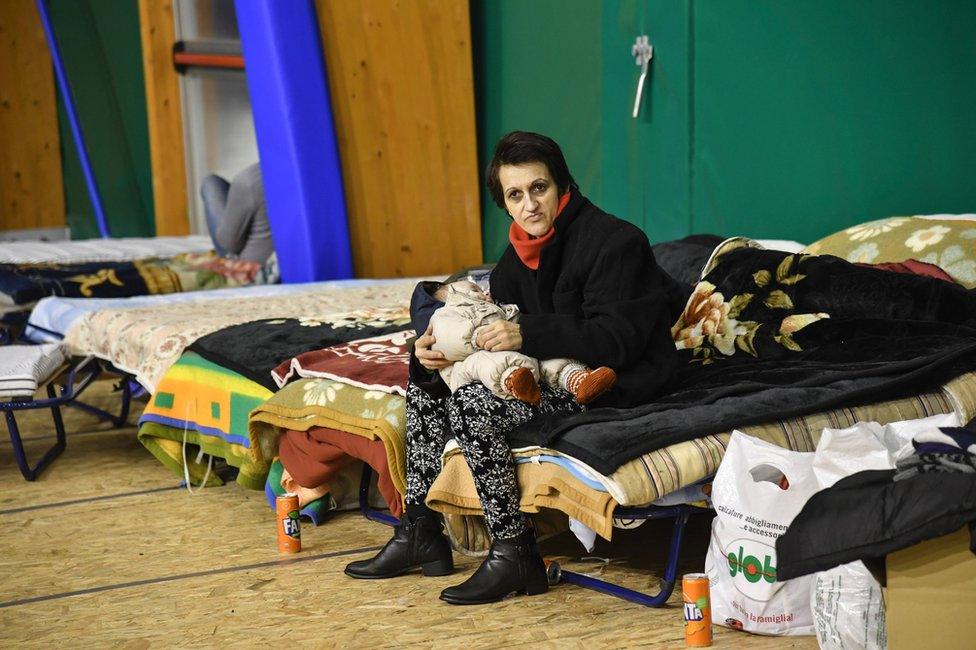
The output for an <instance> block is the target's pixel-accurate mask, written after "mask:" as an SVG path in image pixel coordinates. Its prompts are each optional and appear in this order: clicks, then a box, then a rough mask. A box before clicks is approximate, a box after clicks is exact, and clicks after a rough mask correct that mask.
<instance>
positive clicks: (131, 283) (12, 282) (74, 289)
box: [0, 262, 151, 305]
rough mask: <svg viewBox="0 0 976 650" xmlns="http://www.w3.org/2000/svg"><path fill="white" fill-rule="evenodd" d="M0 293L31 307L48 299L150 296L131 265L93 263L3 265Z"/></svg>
mask: <svg viewBox="0 0 976 650" xmlns="http://www.w3.org/2000/svg"><path fill="white" fill-rule="evenodd" d="M0 293H3V294H6V295H7V296H9V298H10V302H12V303H13V304H14V305H30V304H33V303H35V302H37V301H38V300H40V299H41V298H44V297H45V296H65V297H68V298H127V297H129V296H142V295H146V294H148V293H151V292H150V289H149V287H148V286H147V284H146V280H145V278H144V277H143V276H142V274H141V273H140V272H139V268H138V267H137V266H136V265H135V264H133V263H132V262H90V263H83V264H0Z"/></svg>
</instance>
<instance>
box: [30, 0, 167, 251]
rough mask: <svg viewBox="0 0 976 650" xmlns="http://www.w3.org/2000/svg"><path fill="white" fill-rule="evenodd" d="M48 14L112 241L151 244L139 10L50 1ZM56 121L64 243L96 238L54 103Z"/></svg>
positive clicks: (102, 0)
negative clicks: (148, 239) (68, 239)
mask: <svg viewBox="0 0 976 650" xmlns="http://www.w3.org/2000/svg"><path fill="white" fill-rule="evenodd" d="M49 8H50V14H51V20H52V22H53V24H54V30H55V33H56V35H57V38H58V45H59V47H60V49H61V55H62V57H63V59H64V64H65V68H66V71H67V74H68V77H69V79H70V82H71V89H72V92H73V94H74V98H75V104H76V107H77V110H78V114H79V119H80V122H81V128H82V130H83V132H84V135H85V141H86V143H87V145H88V154H89V157H90V158H91V161H92V166H93V168H94V171H95V177H96V180H97V182H98V186H99V191H100V192H101V195H102V203H103V204H104V207H105V213H106V216H107V218H108V223H109V228H110V230H111V233H112V236H113V237H140V236H141V237H146V236H152V235H153V234H154V233H155V225H154V217H153V201H152V175H151V174H152V172H151V167H150V162H149V133H148V122H147V118H146V95H145V92H146V91H145V85H144V82H143V73H142V49H141V43H140V37H139V10H138V6H137V4H136V2H135V1H134V0H132V1H129V0H55V1H53V2H49ZM59 97H60V95H59ZM58 117H59V119H58V121H59V130H60V134H61V151H62V165H63V167H64V186H65V187H64V192H65V210H66V212H67V215H66V220H67V223H68V226H69V227H70V228H71V236H72V238H74V239H85V238H89V237H98V236H99V233H98V226H97V225H96V223H95V213H94V210H93V209H92V207H91V201H90V200H89V198H88V192H87V190H86V188H85V182H84V177H83V175H82V172H81V165H80V163H79V162H78V157H77V154H76V152H75V148H74V140H73V139H72V137H71V131H70V129H69V127H68V124H67V119H66V117H65V114H64V109H63V106H62V105H61V101H60V99H59V102H58Z"/></svg>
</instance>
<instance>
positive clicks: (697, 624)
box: [681, 573, 712, 648]
mask: <svg viewBox="0 0 976 650" xmlns="http://www.w3.org/2000/svg"><path fill="white" fill-rule="evenodd" d="M681 599H682V600H683V601H684V604H685V645H689V646H693V647H699V648H700V647H703V646H709V645H712V603H711V599H710V597H709V594H708V576H707V575H705V574H704V573H686V574H685V575H684V576H682V578H681Z"/></svg>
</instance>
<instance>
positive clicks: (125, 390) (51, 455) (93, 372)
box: [0, 346, 132, 481]
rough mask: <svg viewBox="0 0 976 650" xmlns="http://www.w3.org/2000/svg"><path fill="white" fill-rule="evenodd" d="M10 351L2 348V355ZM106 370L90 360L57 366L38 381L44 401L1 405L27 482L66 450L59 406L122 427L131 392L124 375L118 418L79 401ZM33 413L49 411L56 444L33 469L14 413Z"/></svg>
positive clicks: (31, 398) (13, 400) (14, 400)
mask: <svg viewBox="0 0 976 650" xmlns="http://www.w3.org/2000/svg"><path fill="white" fill-rule="evenodd" d="M16 347H21V346H16ZM12 349H13V348H5V351H10V350H12ZM107 370H109V368H108V367H107V366H106V364H104V363H102V362H100V361H99V360H97V359H95V358H93V357H85V358H84V359H82V360H81V361H79V362H77V363H74V364H71V365H65V364H58V366H57V367H56V368H55V370H54V372H52V373H50V374H48V376H47V377H44V378H42V379H41V382H40V383H41V386H43V387H44V388H45V390H46V392H47V397H46V398H41V399H36V398H35V397H34V396H29V397H28V396H23V397H11V398H10V400H9V401H6V402H0V411H3V413H4V416H5V420H6V424H7V432H8V433H9V434H10V442H11V445H12V447H13V452H14V458H15V460H16V461H17V467H18V468H19V469H20V473H21V474H22V475H23V476H24V478H25V479H26V480H28V481H33V480H34V479H36V478H37V477H38V476H39V475H40V473H41V472H42V471H44V468H46V467H47V466H48V465H49V464H50V463H51V461H53V460H54V459H55V458H57V457H58V456H59V455H60V454H61V452H62V451H64V449H65V447H66V446H67V437H66V433H65V428H64V420H63V419H62V417H61V407H62V406H72V407H74V408H77V409H81V410H83V411H85V412H87V413H90V414H92V415H95V416H96V417H98V418H100V419H102V420H106V421H109V422H111V423H112V424H113V426H116V427H119V426H122V425H124V424H125V422H126V420H127V419H128V417H129V406H130V401H131V397H132V391H131V387H130V384H129V381H128V378H127V377H125V376H124V375H120V377H121V381H120V383H119V390H120V391H121V405H120V408H119V413H118V415H113V414H111V413H108V412H107V411H104V410H102V409H100V408H98V407H95V406H92V405H90V404H86V403H85V402H82V401H81V400H80V399H79V398H80V397H81V395H82V393H84V392H85V390H86V389H87V388H88V387H89V386H90V385H91V384H92V382H93V381H95V379H96V378H98V376H99V375H101V374H102V373H103V372H104V371H107ZM59 378H63V381H58V380H59ZM36 409H51V415H52V417H53V420H54V429H55V434H56V440H55V442H54V444H53V445H52V446H51V447H50V448H48V449H47V451H45V452H44V454H43V455H42V456H41V458H40V459H39V460H37V462H36V463H34V464H33V466H32V465H31V464H30V462H29V461H28V459H27V454H26V452H25V451H24V442H23V439H22V437H21V430H20V426H19V425H18V424H17V413H18V412H20V411H28V410H36Z"/></svg>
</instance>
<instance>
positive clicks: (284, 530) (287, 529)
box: [275, 492, 302, 553]
mask: <svg viewBox="0 0 976 650" xmlns="http://www.w3.org/2000/svg"><path fill="white" fill-rule="evenodd" d="M275 512H276V513H277V520H278V552H280V553H298V552H299V551H301V550H302V527H301V523H300V522H299V519H298V517H299V514H298V495H297V494H292V493H291V492H286V493H285V494H281V495H278V498H277V500H275Z"/></svg>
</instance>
